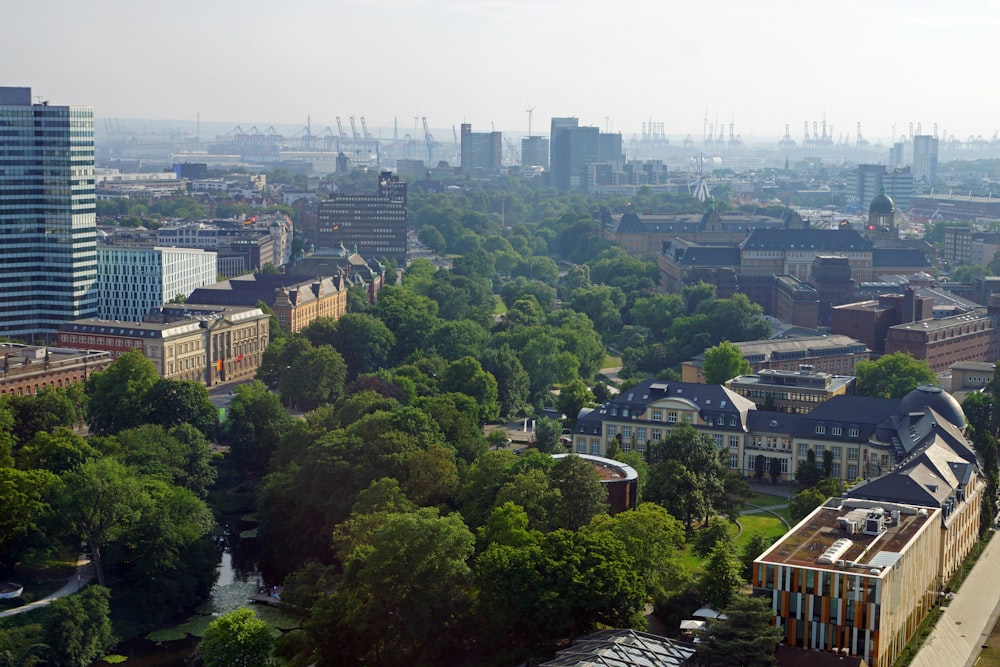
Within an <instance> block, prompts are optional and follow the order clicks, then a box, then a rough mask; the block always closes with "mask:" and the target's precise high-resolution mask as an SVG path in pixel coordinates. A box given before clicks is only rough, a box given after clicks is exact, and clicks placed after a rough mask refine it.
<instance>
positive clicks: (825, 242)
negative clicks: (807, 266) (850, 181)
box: [742, 229, 872, 252]
mask: <svg viewBox="0 0 1000 667" xmlns="http://www.w3.org/2000/svg"><path fill="white" fill-rule="evenodd" d="M742 246H743V248H744V249H745V250H801V249H810V250H822V251H826V252H830V251H841V252H858V251H862V250H870V249H871V247H872V244H871V242H870V241H869V240H868V239H866V238H865V237H864V236H862V235H861V234H859V233H858V232H857V231H855V230H853V229H755V230H753V231H752V232H750V236H748V237H747V238H746V239H745V240H744V241H743V244H742Z"/></svg>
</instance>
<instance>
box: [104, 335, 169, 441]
mask: <svg viewBox="0 0 1000 667" xmlns="http://www.w3.org/2000/svg"><path fill="white" fill-rule="evenodd" d="M158 379H159V378H158V376H157V374H156V366H154V365H153V362H152V361H150V360H149V359H147V358H146V357H144V356H143V354H142V352H140V351H139V350H129V351H128V352H126V353H125V354H123V355H122V356H120V357H118V358H117V359H116V360H115V361H114V363H112V364H111V365H110V366H108V367H107V368H105V369H104V370H102V371H98V372H96V373H94V374H93V375H91V376H90V378H89V379H88V380H87V396H88V398H89V407H88V413H89V421H90V429H91V432H93V433H95V434H97V435H108V434H112V433H117V432H118V431H120V430H122V429H124V428H131V427H133V426H139V425H141V424H143V423H145V419H146V414H147V412H148V410H149V407H150V406H149V404H148V403H146V392H148V391H149V390H150V389H151V388H152V387H153V385H154V384H156V381H157V380H158Z"/></svg>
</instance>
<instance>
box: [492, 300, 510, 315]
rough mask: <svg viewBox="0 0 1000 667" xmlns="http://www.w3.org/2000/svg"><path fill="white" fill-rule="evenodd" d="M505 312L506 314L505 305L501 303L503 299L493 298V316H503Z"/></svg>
mask: <svg viewBox="0 0 1000 667" xmlns="http://www.w3.org/2000/svg"><path fill="white" fill-rule="evenodd" d="M506 312H507V304H505V303H504V302H503V299H501V298H500V297H498V296H496V297H494V298H493V314H494V315H503V314H504V313H506Z"/></svg>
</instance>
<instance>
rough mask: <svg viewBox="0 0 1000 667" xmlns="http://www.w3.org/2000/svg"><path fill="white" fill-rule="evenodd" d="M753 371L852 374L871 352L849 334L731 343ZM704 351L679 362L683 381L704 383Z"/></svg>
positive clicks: (866, 359)
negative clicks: (808, 371)
mask: <svg viewBox="0 0 1000 667" xmlns="http://www.w3.org/2000/svg"><path fill="white" fill-rule="evenodd" d="M735 345H736V346H737V347H739V348H740V352H742V353H743V358H744V359H746V360H747V361H748V362H749V363H750V368H751V369H752V370H753V372H754V373H760V372H761V371H763V370H765V369H772V370H778V371H800V370H804V369H808V370H810V371H811V372H817V373H828V374H830V375H854V368H855V366H856V365H857V363H858V362H859V361H868V359H869V357H870V356H871V351H870V350H869V349H868V346H867V345H865V343H863V342H861V341H859V340H857V339H855V338H852V337H850V336H837V335H834V336H804V337H802V338H787V339H780V338H776V339H767V340H749V341H744V342H741V343H735ZM704 360H705V354H704V353H702V354H699V355H698V356H696V357H694V358H693V359H691V360H690V361H685V362H684V363H682V364H681V379H682V380H683V381H684V382H704V381H705V380H704V378H703V377H702V374H701V365H702V362H703V361H704Z"/></svg>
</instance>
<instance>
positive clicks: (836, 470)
mask: <svg viewBox="0 0 1000 667" xmlns="http://www.w3.org/2000/svg"><path fill="white" fill-rule="evenodd" d="M830 477H833V478H834V479H840V464H839V463H837V462H834V463H833V465H831V466H830Z"/></svg>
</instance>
